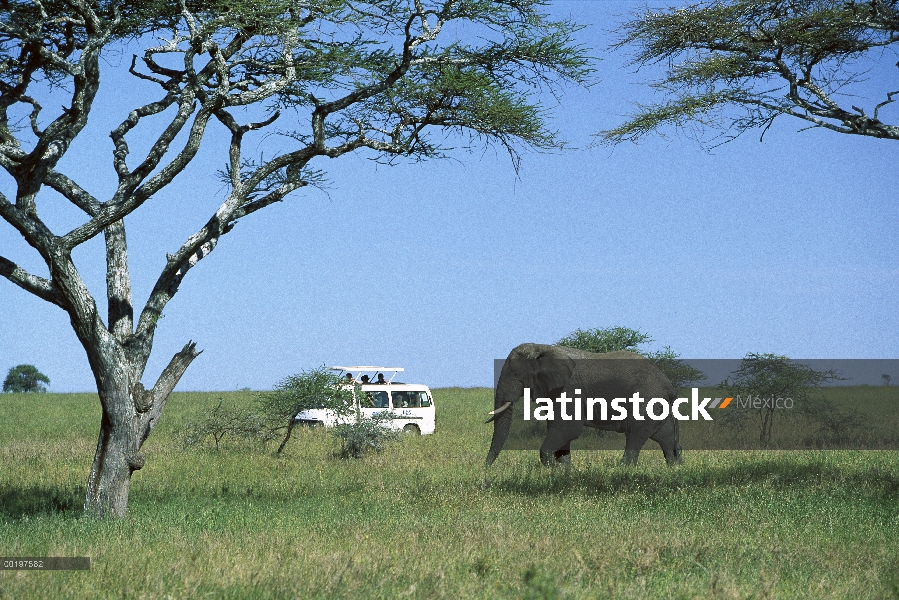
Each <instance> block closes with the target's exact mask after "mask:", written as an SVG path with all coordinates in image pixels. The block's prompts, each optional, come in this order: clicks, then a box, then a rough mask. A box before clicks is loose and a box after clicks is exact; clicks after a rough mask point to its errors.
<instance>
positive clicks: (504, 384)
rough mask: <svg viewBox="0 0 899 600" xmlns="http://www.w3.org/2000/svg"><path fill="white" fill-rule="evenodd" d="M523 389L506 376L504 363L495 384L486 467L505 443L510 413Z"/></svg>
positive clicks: (510, 426)
mask: <svg viewBox="0 0 899 600" xmlns="http://www.w3.org/2000/svg"><path fill="white" fill-rule="evenodd" d="M507 363H508V361H507ZM523 391H524V386H523V385H522V384H521V383H520V382H516V381H514V380H513V378H512V377H509V376H508V374H507V371H506V366H505V365H504V366H503V372H502V373H501V374H500V378H499V382H498V383H497V384H496V396H495V399H494V402H493V406H494V410H493V413H491V414H492V415H493V417H492V420H493V440H492V441H491V442H490V451H489V452H488V453H487V462H486V466H488V467H489V466H490V465H492V464H493V461H495V460H496V457H497V456H499V453H500V451H502V449H503V446H504V445H505V443H506V438H507V437H509V430H510V429H511V428H512V415H513V413H514V412H515V402H516V401H517V400H518V399H519V398H521V394H522V392H523Z"/></svg>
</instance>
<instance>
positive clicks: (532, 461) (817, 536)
mask: <svg viewBox="0 0 899 600" xmlns="http://www.w3.org/2000/svg"><path fill="white" fill-rule="evenodd" d="M219 397H222V398H224V400H225V402H226V403H228V404H239V403H246V402H250V401H251V395H250V394H249V393H240V392H234V393H222V394H217V393H176V394H174V395H173V396H172V398H171V399H170V401H169V405H168V407H167V409H166V412H165V414H164V415H163V419H162V422H161V423H160V425H159V427H157V429H156V431H155V432H154V433H153V436H152V437H151V438H150V440H148V442H147V443H146V445H145V446H144V451H143V453H144V454H145V455H146V458H147V462H146V466H145V467H144V468H143V469H142V470H141V471H139V472H137V473H135V475H134V479H133V484H132V489H131V502H130V515H129V517H128V518H127V519H124V520H120V521H96V520H93V519H89V518H82V517H81V514H80V506H81V502H82V491H83V486H84V484H85V480H86V477H87V472H88V469H89V467H90V463H91V460H92V458H93V450H94V447H95V444H96V434H97V429H98V424H99V418H100V412H99V405H98V401H97V399H96V396H93V395H89V394H43V395H12V394H3V395H0V555H5V556H90V557H91V569H90V571H56V572H38V571H0V598H79V599H80V598H113V597H122V598H235V599H237V598H293V597H297V598H299V597H303V598H434V597H437V598H652V597H657V598H899V452H896V451H795V452H770V451H769V452H745V451H704V452H701V451H690V448H689V447H686V448H685V455H684V457H685V464H684V465H683V466H682V467H679V468H674V469H669V468H668V467H666V466H665V464H664V460H663V459H662V456H661V452H659V451H658V450H655V449H652V450H650V448H651V446H650V445H647V451H645V452H644V453H643V454H642V455H641V460H640V465H639V466H637V467H636V468H624V467H621V466H618V464H617V463H618V460H619V459H620V457H621V449H623V445H624V441H623V437H620V438H619V440H620V446H619V448H620V449H619V450H617V451H590V452H588V451H582V452H575V453H574V455H573V458H574V460H573V465H572V467H571V468H570V469H569V470H565V469H556V470H552V469H547V468H543V467H541V466H540V465H539V462H538V460H537V455H536V452H533V451H531V452H528V451H507V452H503V454H502V455H501V456H500V457H499V459H498V460H497V462H496V463H495V464H494V465H493V467H491V468H490V470H489V471H485V469H484V467H483V461H484V457H485V455H486V451H487V447H488V444H489V439H490V435H491V432H492V428H491V427H490V426H489V425H484V424H483V420H484V417H485V413H486V412H487V410H489V407H490V406H491V404H492V401H491V391H490V390H487V389H440V390H436V391H435V400H436V404H437V414H438V424H437V427H438V430H437V433H436V434H435V435H433V436H423V437H411V436H409V437H404V438H403V439H402V440H401V441H400V442H398V443H396V444H393V445H389V446H388V447H387V449H386V450H385V451H384V452H383V453H381V454H378V455H372V456H368V457H366V458H364V459H362V460H354V461H345V460H340V459H338V458H335V456H334V453H335V452H336V450H337V445H338V443H337V441H336V440H335V439H334V438H333V437H332V436H330V435H329V434H328V432H327V431H324V430H320V429H318V430H305V429H304V430H301V431H299V432H298V433H296V434H295V435H294V438H293V439H291V441H290V443H289V444H288V446H287V449H286V450H285V453H284V455H282V456H280V457H278V456H275V454H274V446H272V445H269V446H268V447H259V446H258V445H254V444H251V443H246V442H240V441H237V440H230V441H229V440H228V439H227V438H226V439H225V440H224V442H223V443H222V447H221V449H220V450H218V451H217V450H215V449H214V446H213V444H212V442H211V441H210V442H209V444H207V445H205V446H203V447H201V448H199V449H196V448H195V449H188V450H184V449H182V448H181V446H180V445H179V444H178V442H177V440H176V439H175V437H174V433H175V431H176V430H177V428H178V427H180V426H183V424H184V423H186V422H187V421H188V420H190V419H191V418H193V417H195V416H196V415H198V414H199V413H200V412H201V411H202V410H203V409H204V408H206V407H209V406H211V405H212V404H213V403H215V402H216V401H217V399H218V398H219ZM892 422H893V423H895V422H896V421H895V420H893V421H892ZM616 435H617V434H616ZM650 444H651V443H650Z"/></svg>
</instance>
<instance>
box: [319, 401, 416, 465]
mask: <svg viewBox="0 0 899 600" xmlns="http://www.w3.org/2000/svg"><path fill="white" fill-rule="evenodd" d="M391 419H393V415H392V414H391V413H390V412H389V411H383V412H379V413H377V414H375V415H374V416H372V417H364V416H359V417H357V418H356V420H355V421H353V422H351V423H341V424H339V425H337V426H336V427H335V428H334V437H336V438H337V439H338V440H340V451H339V452H338V456H340V458H345V459H346V458H362V457H363V456H365V455H366V454H367V453H369V452H381V451H382V450H383V449H384V447H385V446H386V445H387V443H389V442H394V441H397V440H398V439H399V437H400V433H399V432H398V431H394V430H392V429H388V428H387V427H386V426H385V423H387V422H389V421H390V420H391Z"/></svg>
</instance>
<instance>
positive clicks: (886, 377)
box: [881, 373, 893, 385]
mask: <svg viewBox="0 0 899 600" xmlns="http://www.w3.org/2000/svg"><path fill="white" fill-rule="evenodd" d="M881 378H883V385H890V383H891V382H892V381H893V378H892V377H890V376H889V375H887V374H886V373H884V374H883V375H881Z"/></svg>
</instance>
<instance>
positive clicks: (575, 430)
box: [540, 422, 584, 465]
mask: <svg viewBox="0 0 899 600" xmlns="http://www.w3.org/2000/svg"><path fill="white" fill-rule="evenodd" d="M583 431H584V426H583V424H582V423H579V422H578V423H571V424H565V426H564V427H548V428H547V431H546V439H545V440H543V445H542V446H540V462H542V463H543V464H544V465H555V464H558V463H561V464H571V440H575V439H577V438H579V437H580V436H581V433H583Z"/></svg>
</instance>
